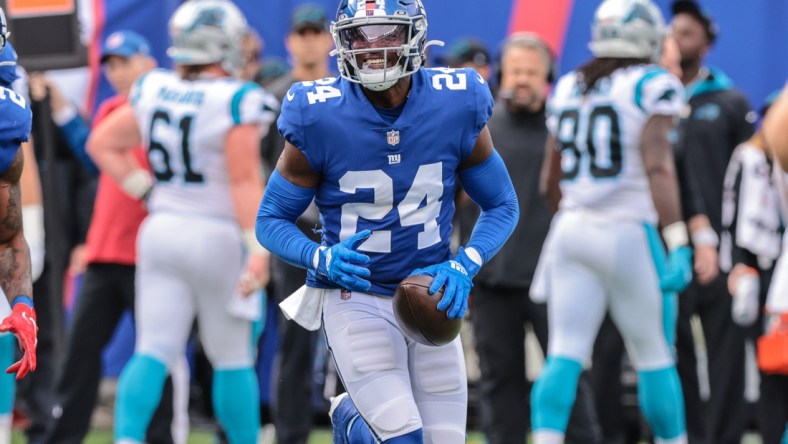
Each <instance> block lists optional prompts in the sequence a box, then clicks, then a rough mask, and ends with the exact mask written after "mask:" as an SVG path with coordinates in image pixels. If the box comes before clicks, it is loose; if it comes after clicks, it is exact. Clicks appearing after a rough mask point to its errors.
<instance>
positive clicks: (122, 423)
mask: <svg viewBox="0 0 788 444" xmlns="http://www.w3.org/2000/svg"><path fill="white" fill-rule="evenodd" d="M166 379H167V367H166V366H165V365H164V363H163V362H161V361H159V360H157V359H154V358H153V357H150V356H145V355H138V354H136V353H135V354H134V356H132V357H131V359H130V360H129V362H128V363H127V364H126V366H125V367H124V368H123V372H122V373H121V374H120V381H119V382H118V396H117V399H116V403H115V441H118V440H120V439H133V440H136V441H139V442H143V441H145V431H146V430H147V429H148V424H149V423H150V419H151V417H152V416H153V412H154V411H156V407H157V406H158V405H159V401H161V391H162V389H163V388H164V381H165V380H166Z"/></svg>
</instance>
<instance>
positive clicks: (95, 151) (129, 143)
mask: <svg viewBox="0 0 788 444" xmlns="http://www.w3.org/2000/svg"><path fill="white" fill-rule="evenodd" d="M141 143H142V137H141V136H140V130H139V127H138V126H137V119H136V118H135V116H134V110H133V109H132V108H131V106H130V105H128V104H125V105H122V106H120V107H118V108H117V109H116V110H115V111H113V112H112V113H111V114H109V115H108V116H107V117H105V118H104V119H103V120H102V121H101V123H99V124H98V125H97V126H96V128H94V129H93V131H92V132H91V134H90V138H89V139H88V143H87V147H86V148H87V152H88V154H89V155H90V157H91V158H93V161H94V162H95V163H96V166H98V168H99V170H101V171H103V172H105V173H107V174H109V175H110V177H112V178H113V179H114V180H115V181H116V182H117V183H119V184H120V186H121V188H123V190H124V191H125V192H126V193H128V194H129V195H131V196H133V197H135V198H137V199H144V198H145V197H146V196H147V195H148V194H149V193H150V190H151V187H152V186H153V179H152V178H151V175H150V173H149V172H148V171H147V170H145V169H144V168H142V167H141V166H140V164H139V163H138V162H137V160H136V159H135V158H134V156H133V154H132V150H133V149H134V147H137V146H139V145H140V144H141Z"/></svg>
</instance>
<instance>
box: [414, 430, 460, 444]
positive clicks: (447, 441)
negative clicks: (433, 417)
mask: <svg viewBox="0 0 788 444" xmlns="http://www.w3.org/2000/svg"><path fill="white" fill-rule="evenodd" d="M464 442H465V430H462V429H460V428H459V427H458V428H447V427H429V428H427V427H425V428H424V444H463V443H464Z"/></svg>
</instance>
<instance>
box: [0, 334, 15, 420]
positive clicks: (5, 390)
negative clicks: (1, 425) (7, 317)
mask: <svg viewBox="0 0 788 444" xmlns="http://www.w3.org/2000/svg"><path fill="white" fill-rule="evenodd" d="M15 356H16V337H15V336H14V335H12V334H11V333H0V415H7V414H10V413H11V411H12V410H13V409H14V395H15V394H16V376H15V375H14V374H8V373H6V372H5V369H7V368H8V367H9V366H10V365H12V364H13V363H14V357H15Z"/></svg>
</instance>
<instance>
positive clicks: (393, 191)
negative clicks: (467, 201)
mask: <svg viewBox="0 0 788 444" xmlns="http://www.w3.org/2000/svg"><path fill="white" fill-rule="evenodd" d="M412 79H413V80H412V86H411V91H410V95H409V98H408V100H407V101H406V102H405V106H404V108H403V109H402V113H401V114H400V116H399V118H398V119H397V120H396V121H395V122H394V123H392V124H389V123H387V121H386V120H384V119H383V118H382V117H381V116H380V114H379V113H378V111H377V110H376V109H375V108H374V107H373V106H372V104H371V103H370V102H369V100H368V99H367V98H366V97H365V96H364V93H363V92H362V89H361V88H362V87H361V86H360V85H358V84H355V83H352V82H349V81H347V80H345V79H341V78H340V79H336V78H327V79H322V80H318V81H315V82H301V83H296V84H294V85H293V86H292V87H291V89H290V90H289V91H288V92H287V95H286V97H285V98H284V100H283V104H282V112H281V115H280V117H279V120H278V125H279V132H280V133H281V134H282V136H283V137H284V138H285V139H286V140H287V141H288V142H290V143H291V144H293V145H294V146H295V147H297V148H298V149H299V150H300V151H301V152H302V153H303V154H304V155H305V156H306V159H307V161H308V162H309V164H310V165H311V166H312V168H313V169H314V171H316V172H318V173H320V174H321V175H322V183H321V185H320V188H319V189H318V190H317V194H316V196H315V202H316V203H317V206H318V208H319V209H320V221H321V223H322V225H323V245H334V244H336V243H337V242H339V241H340V240H343V239H346V238H348V237H350V236H352V235H353V234H355V233H357V232H359V231H361V230H365V229H369V230H371V231H372V236H371V237H370V238H369V239H367V240H366V241H365V242H364V243H363V244H361V246H360V247H359V251H361V252H364V253H365V254H367V255H369V257H370V258H371V262H370V264H369V269H370V271H371V276H370V281H371V282H372V288H371V289H370V293H373V294H380V295H392V294H393V293H394V290H395V289H396V287H397V285H398V284H399V282H400V281H402V279H404V278H405V277H406V276H407V275H408V274H410V272H411V271H413V270H414V269H416V268H419V267H425V266H428V265H432V264H435V263H439V262H443V261H445V260H447V259H448V258H449V256H450V254H451V252H450V250H449V236H450V234H451V231H452V218H453V217H454V195H455V181H456V178H457V169H458V167H459V165H460V163H461V162H463V161H464V160H465V159H466V158H467V157H468V156H469V155H470V153H471V151H472V150H473V147H474V145H475V143H476V138H477V136H478V135H479V132H480V131H481V130H482V128H484V126H485V125H486V124H487V120H488V119H489V118H490V115H491V114H492V106H493V99H492V95H491V94H490V89H489V86H488V85H487V83H486V82H485V81H484V80H483V79H482V78H481V76H479V75H478V74H477V73H476V71H474V70H472V69H459V70H451V69H420V70H419V71H417V72H416V73H415V74H413V75H412ZM307 284H308V285H310V286H315V287H331V286H333V285H332V284H331V283H329V282H328V281H327V280H325V279H323V278H322V277H320V276H317V275H316V274H315V273H314V272H312V271H310V272H309V274H308V276H307Z"/></svg>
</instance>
